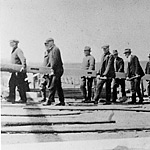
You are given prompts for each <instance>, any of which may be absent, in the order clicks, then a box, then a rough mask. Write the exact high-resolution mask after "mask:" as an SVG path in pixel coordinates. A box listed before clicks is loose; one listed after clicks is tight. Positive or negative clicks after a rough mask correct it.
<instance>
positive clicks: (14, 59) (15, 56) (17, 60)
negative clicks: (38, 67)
mask: <svg viewBox="0 0 150 150" xmlns="http://www.w3.org/2000/svg"><path fill="white" fill-rule="evenodd" d="M18 43H19V41H18V40H11V41H10V46H11V47H12V52H11V63H12V64H18V65H22V66H23V67H22V68H21V70H20V72H13V73H12V74H11V77H10V80H9V96H8V97H7V98H6V99H7V101H8V102H12V103H15V98H16V93H15V90H16V87H18V92H19V95H20V98H21V99H20V101H19V102H21V103H26V101H27V97H26V91H27V89H26V87H27V86H26V82H25V78H27V75H26V73H25V71H26V58H25V57H24V54H23V51H22V50H21V49H20V48H18Z"/></svg>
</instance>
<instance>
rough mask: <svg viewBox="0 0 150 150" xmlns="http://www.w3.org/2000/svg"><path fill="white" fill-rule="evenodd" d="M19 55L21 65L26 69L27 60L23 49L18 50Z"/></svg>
mask: <svg viewBox="0 0 150 150" xmlns="http://www.w3.org/2000/svg"><path fill="white" fill-rule="evenodd" d="M17 55H18V57H19V59H20V61H21V64H22V65H23V66H24V67H26V58H25V57H24V54H23V51H22V50H21V49H18V50H17Z"/></svg>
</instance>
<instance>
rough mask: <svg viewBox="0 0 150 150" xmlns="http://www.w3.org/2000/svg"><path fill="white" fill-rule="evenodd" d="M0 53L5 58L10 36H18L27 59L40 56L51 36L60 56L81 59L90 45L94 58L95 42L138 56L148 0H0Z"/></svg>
mask: <svg viewBox="0 0 150 150" xmlns="http://www.w3.org/2000/svg"><path fill="white" fill-rule="evenodd" d="M0 3H1V4H0V7H1V9H0V10H1V13H0V14H1V17H0V23H1V28H0V29H1V41H0V46H1V58H4V59H10V52H11V48H10V46H9V40H10V39H14V38H15V39H18V40H19V41H20V44H19V47H20V48H21V49H22V50H23V51H24V54H25V56H26V58H27V61H28V62H43V53H44V50H45V47H44V42H45V40H46V39H47V38H49V37H52V38H54V39H55V44H56V45H57V46H58V47H59V48H60V50H61V54H62V59H63V61H64V62H82V58H83V56H84V55H83V49H84V47H85V46H86V45H88V46H91V48H92V55H93V56H94V57H95V58H96V62H99V61H100V58H101V55H102V50H101V46H103V45H105V44H109V45H110V51H112V50H113V49H117V50H118V51H119V53H120V56H121V57H123V58H124V56H123V52H124V49H125V48H131V49H132V51H133V53H134V54H136V55H137V56H138V57H139V59H140V60H148V58H147V56H148V54H149V53H150V0H0Z"/></svg>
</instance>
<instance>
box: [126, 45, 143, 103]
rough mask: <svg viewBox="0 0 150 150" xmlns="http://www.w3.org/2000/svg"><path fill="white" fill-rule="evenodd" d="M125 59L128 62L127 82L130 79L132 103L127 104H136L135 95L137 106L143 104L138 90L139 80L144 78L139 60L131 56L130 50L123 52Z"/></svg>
mask: <svg viewBox="0 0 150 150" xmlns="http://www.w3.org/2000/svg"><path fill="white" fill-rule="evenodd" d="M124 54H125V57H126V58H127V60H128V67H127V80H129V79H130V78H131V79H132V80H130V83H131V92H132V101H131V102H129V104H136V93H137V95H138V97H139V102H138V103H139V104H142V103H143V95H142V93H141V89H140V82H141V78H142V77H143V76H144V72H143V69H142V67H141V65H140V62H139V59H138V57H137V56H136V55H132V54H131V49H129V48H127V49H125V51H124Z"/></svg>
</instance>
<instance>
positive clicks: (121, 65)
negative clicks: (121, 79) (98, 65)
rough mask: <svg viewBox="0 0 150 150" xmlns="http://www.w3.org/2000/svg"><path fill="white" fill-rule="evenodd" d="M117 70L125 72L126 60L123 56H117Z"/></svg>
mask: <svg viewBox="0 0 150 150" xmlns="http://www.w3.org/2000/svg"><path fill="white" fill-rule="evenodd" d="M115 71H116V72H124V61H123V59H122V58H121V57H117V58H116V70H115Z"/></svg>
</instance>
